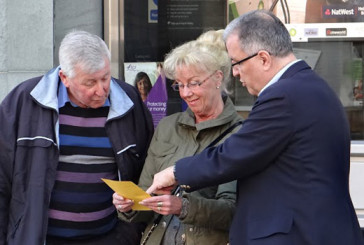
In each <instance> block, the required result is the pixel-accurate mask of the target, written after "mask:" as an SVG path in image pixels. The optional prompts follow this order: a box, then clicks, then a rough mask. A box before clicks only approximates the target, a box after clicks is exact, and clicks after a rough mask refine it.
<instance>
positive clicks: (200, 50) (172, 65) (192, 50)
mask: <svg viewBox="0 0 364 245" xmlns="http://www.w3.org/2000/svg"><path fill="white" fill-rule="evenodd" d="M223 31H224V30H210V31H207V32H204V33H202V34H201V35H200V36H199V37H198V38H197V39H196V40H194V41H189V42H186V43H184V44H182V45H180V46H178V47H176V48H175V49H173V50H172V51H171V52H170V53H168V54H167V55H166V58H165V60H164V64H163V69H164V72H165V74H166V76H167V77H168V78H169V79H172V80H174V79H175V73H176V70H177V69H178V68H180V67H182V66H189V67H194V68H196V70H201V71H204V72H207V73H212V72H214V71H216V70H221V71H222V73H223V76H224V77H223V81H222V84H221V89H222V90H224V91H226V85H227V83H228V82H229V81H230V72H231V61H230V58H229V56H228V54H227V51H226V47H225V43H224V41H223V37H222V35H223Z"/></svg>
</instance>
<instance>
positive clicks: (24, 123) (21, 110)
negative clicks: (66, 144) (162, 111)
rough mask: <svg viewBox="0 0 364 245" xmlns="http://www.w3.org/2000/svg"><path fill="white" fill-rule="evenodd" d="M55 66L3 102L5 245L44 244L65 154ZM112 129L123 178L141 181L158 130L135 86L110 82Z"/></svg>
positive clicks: (0, 189) (0, 217)
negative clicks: (61, 154)
mask: <svg viewBox="0 0 364 245" xmlns="http://www.w3.org/2000/svg"><path fill="white" fill-rule="evenodd" d="M58 71H59V68H55V69H53V70H51V71H50V72H48V73H47V74H46V75H44V76H43V77H37V78H32V79H30V80H27V81H25V82H23V83H21V84H20V85H18V86H17V87H16V88H15V89H13V90H12V91H11V92H10V93H9V94H8V96H7V97H6V98H5V99H4V100H3V102H2V103H1V105H0V244H9V245H11V244H15V245H19V244H27V245H40V244H43V243H44V240H45V236H46V232H47V222H48V206H49V201H50V196H51V191H52V189H53V185H54V182H55V177H56V169H57V164H58V157H59V144H58V142H59V132H58V128H59V123H58V99H57V93H58V85H59V82H60V80H59V77H58ZM109 100H110V103H111V105H110V112H109V115H108V118H107V122H106V126H105V127H106V132H107V135H108V137H109V139H110V142H111V144H112V147H113V149H114V152H115V160H116V163H117V166H118V169H119V172H120V177H121V179H122V180H132V181H134V182H137V181H138V178H139V175H140V173H141V170H142V167H143V164H144V160H145V157H146V152H147V149H148V146H149V143H150V140H151V137H152V134H153V122H152V118H151V115H150V113H149V110H148V109H147V108H146V106H145V105H144V103H143V102H142V100H141V98H140V96H139V95H138V92H137V91H136V89H135V88H134V87H133V86H130V85H128V84H126V83H125V82H121V81H118V80H116V79H113V78H112V80H111V84H110V96H109Z"/></svg>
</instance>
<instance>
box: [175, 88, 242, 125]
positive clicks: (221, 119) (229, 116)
mask: <svg viewBox="0 0 364 245" xmlns="http://www.w3.org/2000/svg"><path fill="white" fill-rule="evenodd" d="M222 98H223V101H224V109H223V111H222V112H221V114H220V115H219V116H218V117H217V118H215V119H211V120H207V121H204V122H200V123H197V124H196V122H195V115H194V114H193V112H192V111H191V109H190V108H187V109H186V111H184V112H182V113H183V114H182V117H180V118H179V119H178V123H179V124H180V125H185V126H189V127H195V128H196V129H197V130H199V131H200V130H203V129H205V128H211V127H216V126H221V125H224V124H226V123H228V122H230V121H232V120H233V119H234V118H235V116H236V110H235V107H234V104H233V102H232V101H231V99H230V98H229V97H228V96H227V95H225V94H223V95H222Z"/></svg>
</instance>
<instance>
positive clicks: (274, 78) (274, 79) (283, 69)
mask: <svg viewBox="0 0 364 245" xmlns="http://www.w3.org/2000/svg"><path fill="white" fill-rule="evenodd" d="M298 61H300V59H297V60H294V61H292V62H291V63H289V64H287V65H286V66H285V67H283V68H282V69H281V70H280V71H279V72H278V73H277V74H276V75H275V76H274V77H273V78H272V80H270V81H269V83H267V84H266V85H265V86H264V87H263V89H262V90H260V92H259V94H258V96H259V95H260V94H261V93H262V92H263V91H264V90H265V89H266V88H268V87H269V86H271V85H272V84H274V83H276V82H277V81H278V80H279V78H280V77H281V76H282V75H283V73H285V72H286V71H287V70H288V68H290V67H291V66H292V65H293V64H295V63H297V62H298Z"/></svg>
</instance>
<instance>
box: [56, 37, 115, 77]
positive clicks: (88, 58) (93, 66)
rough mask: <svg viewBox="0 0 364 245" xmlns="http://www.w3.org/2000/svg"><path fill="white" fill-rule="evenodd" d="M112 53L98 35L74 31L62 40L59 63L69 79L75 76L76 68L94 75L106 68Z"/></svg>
mask: <svg viewBox="0 0 364 245" xmlns="http://www.w3.org/2000/svg"><path fill="white" fill-rule="evenodd" d="M110 57H111V54H110V51H109V49H108V47H107V45H106V43H105V42H104V41H103V40H102V39H101V38H100V37H99V36H97V35H94V34H91V33H88V32H86V31H72V32H70V33H68V34H67V35H66V36H65V37H64V38H63V40H62V42H61V46H60V48H59V63H60V66H61V69H62V71H63V72H64V73H65V74H66V75H67V76H69V77H73V76H74V75H75V67H76V66H79V67H80V68H81V69H82V71H84V72H87V73H93V72H96V71H98V70H101V69H102V68H104V67H105V59H108V60H109V61H110Z"/></svg>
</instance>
